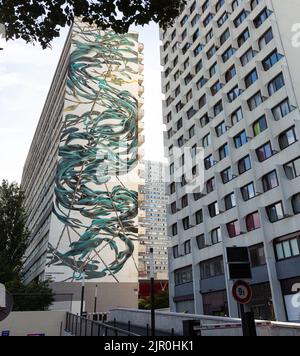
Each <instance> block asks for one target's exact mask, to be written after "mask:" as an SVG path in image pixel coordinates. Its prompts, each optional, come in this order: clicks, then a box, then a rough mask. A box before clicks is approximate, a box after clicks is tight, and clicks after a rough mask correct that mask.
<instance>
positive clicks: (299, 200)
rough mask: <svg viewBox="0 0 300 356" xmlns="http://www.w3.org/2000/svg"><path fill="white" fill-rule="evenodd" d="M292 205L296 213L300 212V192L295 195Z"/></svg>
mask: <svg viewBox="0 0 300 356" xmlns="http://www.w3.org/2000/svg"><path fill="white" fill-rule="evenodd" d="M292 207H293V211H294V214H300V193H298V194H296V195H294V196H293V198H292Z"/></svg>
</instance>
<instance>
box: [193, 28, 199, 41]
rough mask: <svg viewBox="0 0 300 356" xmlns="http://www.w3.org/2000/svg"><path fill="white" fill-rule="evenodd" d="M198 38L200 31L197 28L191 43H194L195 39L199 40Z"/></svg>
mask: <svg viewBox="0 0 300 356" xmlns="http://www.w3.org/2000/svg"><path fill="white" fill-rule="evenodd" d="M199 36H200V29H199V28H197V30H196V31H195V32H194V34H193V42H196V41H197V38H199Z"/></svg>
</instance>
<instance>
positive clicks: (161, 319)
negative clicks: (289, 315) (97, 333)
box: [108, 308, 300, 336]
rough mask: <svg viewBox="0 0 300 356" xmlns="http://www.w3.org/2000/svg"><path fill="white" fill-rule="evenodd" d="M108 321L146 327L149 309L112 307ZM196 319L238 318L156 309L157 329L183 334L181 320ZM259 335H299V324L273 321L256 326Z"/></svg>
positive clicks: (225, 332)
mask: <svg viewBox="0 0 300 356" xmlns="http://www.w3.org/2000/svg"><path fill="white" fill-rule="evenodd" d="M108 319H109V321H113V320H114V319H116V320H117V321H118V322H120V323H124V324H127V323H128V321H130V322H131V324H132V325H135V326H139V327H144V328H145V327H146V326H147V324H148V325H151V314H150V312H149V311H145V310H137V309H121V308H119V309H113V310H111V311H110V313H109V316H108ZM184 320H197V321H200V322H201V324H202V325H219V324H238V323H241V320H240V319H233V318H220V317H213V316H206V315H192V314H178V313H170V312H165V311H156V325H157V329H158V330H160V331H164V332H170V331H171V329H172V328H174V331H175V334H176V335H183V321H184ZM257 333H258V335H259V336H300V324H292V323H279V322H278V323H277V322H273V323H271V325H270V326H263V327H258V328H257ZM202 335H203V336H242V328H232V329H229V328H228V329H216V330H206V331H202Z"/></svg>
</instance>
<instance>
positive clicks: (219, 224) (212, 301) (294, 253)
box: [161, 0, 300, 321]
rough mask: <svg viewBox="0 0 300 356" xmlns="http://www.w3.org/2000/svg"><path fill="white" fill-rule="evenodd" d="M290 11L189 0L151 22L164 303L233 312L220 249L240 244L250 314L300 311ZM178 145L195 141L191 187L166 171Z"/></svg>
mask: <svg viewBox="0 0 300 356" xmlns="http://www.w3.org/2000/svg"><path fill="white" fill-rule="evenodd" d="M299 11H300V2H299V1H298V0H286V1H281V0H260V1H258V0H252V1H250V0H243V1H242V0H239V1H237V0H234V1H232V0H219V1H216V0H210V1H204V0H196V1H188V4H187V5H186V7H185V8H184V9H183V11H182V14H181V15H180V17H179V18H178V19H177V20H176V22H175V24H174V26H173V27H172V28H169V29H168V30H167V31H163V30H161V41H162V46H161V64H162V65H163V66H164V72H163V73H162V88H163V93H164V94H165V101H164V104H163V111H164V124H165V125H166V132H165V147H166V152H168V157H169V160H170V173H171V182H170V183H169V185H168V194H169V195H170V205H169V208H168V234H169V236H171V237H172V248H171V249H170V252H169V254H170V262H169V268H170V283H171V288H170V292H171V308H172V310H173V311H181V312H182V311H187V312H195V313H197V314H202V313H204V314H212V315H230V316H232V317H237V316H238V315H239V313H238V306H237V304H236V302H235V301H234V300H233V298H232V293H231V289H232V284H233V281H231V280H230V278H229V274H228V267H227V261H226V254H225V251H226V248H227V247H232V246H242V247H248V248H249V254H250V257H251V263H252V275H253V279H252V280H251V281H250V283H251V285H252V287H253V292H254V298H253V301H252V309H253V310H254V312H255V314H256V317H258V318H259V317H260V318H262V319H265V318H274V317H276V318H277V319H278V320H283V321H284V320H290V321H292V320H293V321H299V320H300V309H299V308H297V303H296V304H295V302H294V301H295V293H296V289H295V288H296V287H295V286H297V283H299V282H300V267H299V260H300V219H299V215H298V214H299V213H300V178H299V176H300V150H299V148H300V146H299V141H298V140H299V138H300V121H299V119H300V111H299V102H300V72H299V70H298V64H299V62H300V48H299V44H298V43H297V38H298V37H299V36H298V34H297V27H296V26H293V25H294V24H297V23H298V22H299V16H298V14H299ZM295 29H296V30H295ZM177 147H181V148H182V149H183V148H185V147H189V148H193V150H194V149H196V148H203V149H204V152H205V162H204V164H203V162H200V163H199V164H198V166H196V167H194V169H193V171H194V173H193V174H195V175H197V174H199V172H201V171H204V176H205V187H204V190H203V191H202V193H201V194H199V193H196V194H191V193H190V192H189V193H188V194H187V185H186V184H185V182H184V179H183V181H182V183H178V182H175V179H174V173H173V171H174V162H176V161H177V160H181V161H182V159H183V158H182V157H181V156H180V157H178V151H177V150H176V149H175V148H177ZM193 150H192V152H193ZM187 159H188V158H187V157H185V160H187Z"/></svg>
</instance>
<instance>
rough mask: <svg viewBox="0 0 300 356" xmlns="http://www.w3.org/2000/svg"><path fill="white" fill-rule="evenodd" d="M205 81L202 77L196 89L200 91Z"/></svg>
mask: <svg viewBox="0 0 300 356" xmlns="http://www.w3.org/2000/svg"><path fill="white" fill-rule="evenodd" d="M206 82H207V80H206V79H205V78H204V77H203V76H202V77H201V78H200V79H199V80H198V82H197V84H196V85H197V89H201V88H203V87H204V85H205V84H206Z"/></svg>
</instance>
